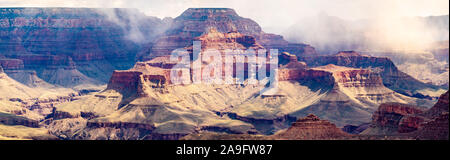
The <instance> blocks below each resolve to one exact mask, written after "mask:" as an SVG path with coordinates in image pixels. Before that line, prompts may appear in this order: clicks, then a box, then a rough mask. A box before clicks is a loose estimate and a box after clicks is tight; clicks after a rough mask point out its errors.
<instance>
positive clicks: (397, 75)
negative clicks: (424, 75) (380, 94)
mask: <svg viewBox="0 0 450 160" xmlns="http://www.w3.org/2000/svg"><path fill="white" fill-rule="evenodd" d="M299 60H300V61H304V62H306V63H307V64H308V66H311V67H315V66H323V65H328V64H334V65H338V66H345V67H352V68H365V69H370V70H372V71H373V72H376V73H378V74H380V76H381V78H382V79H383V84H384V86H386V87H387V88H389V89H392V90H393V91H395V92H398V93H401V94H403V95H406V96H410V97H417V98H430V99H431V98H432V97H434V96H433V95H428V94H427V93H422V92H421V90H427V89H428V90H433V91H438V90H439V89H440V88H439V87H438V86H434V85H432V84H426V83H423V82H421V81H419V80H416V79H414V78H413V77H411V76H409V75H408V74H406V73H404V72H402V71H400V70H398V68H397V67H396V66H395V65H394V63H393V62H392V61H391V60H390V59H389V58H386V57H372V56H366V55H360V54H359V53H357V52H352V51H347V52H339V53H337V54H335V55H330V56H317V57H299ZM435 98H437V97H435Z"/></svg>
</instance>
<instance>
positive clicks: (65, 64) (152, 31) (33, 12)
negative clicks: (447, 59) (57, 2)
mask: <svg viewBox="0 0 450 160" xmlns="http://www.w3.org/2000/svg"><path fill="white" fill-rule="evenodd" d="M0 12H1V15H2V16H1V17H0V37H1V38H0V39H1V40H0V53H1V54H2V55H4V56H5V57H6V58H14V59H18V60H22V61H23V65H24V68H25V69H27V70H34V71H36V73H37V75H38V76H39V77H40V78H42V79H43V80H45V81H47V82H50V83H52V84H57V85H62V86H66V87H73V86H76V85H79V84H92V83H93V84H98V83H99V82H95V81H103V82H107V80H108V79H109V77H110V76H111V73H112V71H113V70H114V69H126V68H129V67H131V66H132V65H133V64H134V60H135V55H136V52H137V51H138V49H139V47H140V43H143V42H146V41H151V40H152V39H153V38H154V37H155V36H156V35H158V34H159V33H160V32H161V31H160V30H161V29H160V28H166V27H163V26H164V25H166V24H165V23H163V22H162V21H161V20H159V19H157V18H154V17H147V16H145V15H143V14H141V13H137V12H135V11H133V10H131V9H88V8H0ZM136 19H138V20H139V22H135V21H134V20H136ZM133 35H140V36H142V37H145V39H143V38H140V39H139V38H136V37H133ZM9 62H10V63H2V66H3V67H4V68H7V69H5V70H9V69H17V68H14V66H12V65H14V63H12V62H14V61H9ZM17 62H18V61H17ZM18 65H20V64H18ZM63 77H68V78H67V79H61V78H63ZM13 78H16V77H13ZM93 79H94V80H93ZM17 80H19V81H21V80H20V79H17Z"/></svg>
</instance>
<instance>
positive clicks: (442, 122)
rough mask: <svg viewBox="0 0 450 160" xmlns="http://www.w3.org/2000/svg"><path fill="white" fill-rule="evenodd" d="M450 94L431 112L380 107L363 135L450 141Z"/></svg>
mask: <svg viewBox="0 0 450 160" xmlns="http://www.w3.org/2000/svg"><path fill="white" fill-rule="evenodd" d="M448 110H449V104H448V92H446V93H445V94H443V95H442V96H441V97H440V98H439V101H438V102H437V103H436V104H435V105H434V106H433V107H432V108H430V109H428V110H425V109H421V108H417V107H416V106H412V105H405V104H398V103H389V104H382V105H380V107H379V109H378V110H377V112H375V114H374V115H373V118H372V119H373V121H372V123H371V126H370V127H369V128H368V129H367V130H365V131H363V132H362V133H361V134H364V135H389V136H406V137H412V138H415V139H434V140H439V139H441V140H442V139H448V137H449V133H448V121H449V119H448Z"/></svg>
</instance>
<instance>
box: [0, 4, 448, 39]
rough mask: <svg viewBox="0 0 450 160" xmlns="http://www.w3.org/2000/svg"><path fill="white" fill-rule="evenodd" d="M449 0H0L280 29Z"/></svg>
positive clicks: (405, 12)
mask: <svg viewBox="0 0 450 160" xmlns="http://www.w3.org/2000/svg"><path fill="white" fill-rule="evenodd" d="M448 6H449V0H0V7H94V8H98V7H107V8H138V9H139V10H140V11H141V12H144V13H145V14H147V15H151V16H157V17H160V18H164V17H176V16H178V15H180V14H181V13H182V12H183V11H184V10H186V9H187V8H190V7H226V8H234V9H235V10H236V11H237V12H238V14H240V15H241V16H243V17H248V18H251V19H253V20H255V21H256V22H258V23H259V24H260V25H261V26H262V27H263V29H265V30H266V31H269V32H281V31H282V30H283V29H285V28H287V27H289V26H290V25H292V24H294V23H295V22H296V21H298V20H299V19H301V18H302V17H308V16H314V15H317V14H318V13H326V14H328V15H331V16H337V17H340V18H344V19H349V20H356V19H361V18H372V17H379V16H389V17H397V16H430V15H444V14H449V7H448Z"/></svg>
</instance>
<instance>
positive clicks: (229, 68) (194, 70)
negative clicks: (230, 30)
mask: <svg viewBox="0 0 450 160" xmlns="http://www.w3.org/2000/svg"><path fill="white" fill-rule="evenodd" d="M170 61H171V62H172V63H176V65H175V66H174V67H173V68H172V69H171V70H170V80H171V83H172V84H175V85H176V84H191V83H193V84H244V82H245V83H246V84H251V85H259V86H262V87H261V88H262V89H261V90H260V94H261V95H273V94H275V93H276V92H277V91H278V78H277V74H278V50H277V49H270V51H269V52H267V50H265V49H259V50H254V49H247V50H241V49H236V50H231V49H225V50H222V52H221V51H219V50H217V49H207V50H204V51H202V48H201V41H194V42H193V50H192V54H190V52H188V51H187V50H186V49H184V48H183V49H176V50H174V51H172V53H171V55H170Z"/></svg>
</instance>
